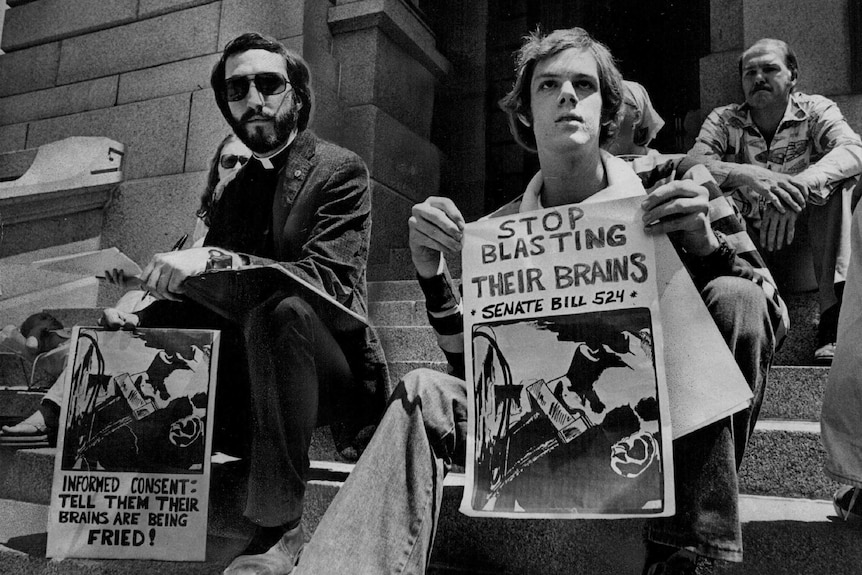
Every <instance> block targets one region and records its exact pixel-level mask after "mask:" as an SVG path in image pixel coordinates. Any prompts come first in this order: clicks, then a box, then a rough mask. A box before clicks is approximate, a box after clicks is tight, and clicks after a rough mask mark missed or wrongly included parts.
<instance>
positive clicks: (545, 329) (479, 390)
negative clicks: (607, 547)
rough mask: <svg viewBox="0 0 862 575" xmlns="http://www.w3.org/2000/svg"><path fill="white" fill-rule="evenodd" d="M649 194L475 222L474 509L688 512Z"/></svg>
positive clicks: (469, 506) (471, 241) (569, 514)
mask: <svg viewBox="0 0 862 575" xmlns="http://www.w3.org/2000/svg"><path fill="white" fill-rule="evenodd" d="M641 201H642V198H628V199H624V200H616V201H612V202H602V203H584V204H580V205H577V206H575V205H571V206H563V207H559V208H551V209H545V210H537V211H534V212H527V213H519V214H511V215H506V216H503V217H497V218H492V219H487V220H483V221H479V222H476V223H472V224H468V225H467V226H466V228H465V230H464V239H463V248H462V263H463V265H462V268H463V274H462V289H463V307H464V323H465V331H464V333H465V336H468V337H466V338H465V339H466V340H467V342H465V352H466V370H467V374H466V376H467V389H468V393H467V395H468V413H469V421H468V433H469V434H471V435H472V436H471V437H470V438H469V439H468V453H467V470H466V471H467V474H466V475H467V477H466V479H467V482H466V487H465V491H464V498H463V500H462V504H461V511H462V512H463V513H465V514H467V515H471V516H485V517H491V516H493V517H515V518H622V517H656V516H668V515H672V514H673V512H674V500H673V457H672V451H671V450H672V447H671V438H672V433H671V426H670V416H669V411H668V401H667V389H666V385H665V373H664V360H663V354H664V345H663V333H662V326H661V321H660V315H659V307H658V289H657V285H656V279H655V275H656V272H655V263H656V260H655V251H654V241H653V239H652V238H651V237H648V236H646V235H645V233H644V231H643V224H642V222H641V221H640V214H641V212H640V209H639V204H640V202H641Z"/></svg>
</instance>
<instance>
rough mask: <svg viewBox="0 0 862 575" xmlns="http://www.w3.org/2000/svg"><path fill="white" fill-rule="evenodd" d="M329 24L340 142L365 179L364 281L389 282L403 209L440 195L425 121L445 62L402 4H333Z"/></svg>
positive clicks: (374, 0)
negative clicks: (367, 263)
mask: <svg viewBox="0 0 862 575" xmlns="http://www.w3.org/2000/svg"><path fill="white" fill-rule="evenodd" d="M328 23H329V28H330V30H331V32H332V37H333V55H334V56H335V58H336V59H337V60H338V61H339V63H340V66H341V69H340V77H339V84H338V96H339V100H340V102H341V104H342V106H343V111H344V115H343V118H342V121H341V125H340V133H341V138H340V142H341V143H342V144H344V145H345V146H347V147H348V148H350V149H352V150H354V151H355V152H357V153H358V154H359V155H361V156H362V158H363V159H364V160H365V162H366V163H367V164H368V168H369V170H370V172H371V177H372V184H373V190H374V232H373V235H372V250H371V263H372V264H374V265H372V267H371V269H370V270H369V275H370V276H372V277H375V279H378V278H380V279H382V278H386V277H392V276H391V274H390V273H389V271H388V267H389V266H388V264H389V255H390V251H391V249H392V248H398V247H404V246H406V245H407V218H408V217H409V209H410V206H412V205H413V204H414V203H416V202H418V201H421V200H423V199H425V198H426V197H428V196H429V195H432V194H436V193H437V192H438V189H439V185H440V165H441V154H440V151H439V150H438V149H437V147H436V146H434V145H433V144H432V143H431V141H430V137H431V119H432V114H433V110H434V94H435V90H436V88H437V85H438V82H439V81H440V79H441V78H443V77H445V75H446V74H447V73H448V71H449V63H448V61H447V60H446V59H445V58H444V57H443V56H442V55H441V54H440V53H439V52H438V51H437V48H436V46H435V38H434V36H433V34H432V33H431V31H430V30H429V29H428V27H427V26H426V25H425V23H424V22H423V21H422V18H421V15H420V14H418V13H417V12H416V11H415V10H413V9H412V8H411V6H410V5H409V4H407V3H406V2H403V1H401V0H338V1H337V2H336V4H335V5H334V6H332V7H330V8H329V16H328ZM394 267H403V266H400V265H398V264H396V265H395V266H394Z"/></svg>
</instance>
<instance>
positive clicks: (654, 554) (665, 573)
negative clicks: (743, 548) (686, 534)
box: [643, 542, 714, 575]
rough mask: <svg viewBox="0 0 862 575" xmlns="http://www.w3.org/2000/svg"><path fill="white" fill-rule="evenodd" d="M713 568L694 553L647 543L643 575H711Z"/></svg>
mask: <svg viewBox="0 0 862 575" xmlns="http://www.w3.org/2000/svg"><path fill="white" fill-rule="evenodd" d="M713 566H714V564H713V561H712V560H711V559H708V558H706V557H701V556H699V555H698V554H697V553H695V552H694V551H690V550H688V549H677V548H676V547H670V546H667V545H659V544H657V543H652V542H647V552H646V561H645V562H644V569H643V575H712V574H713V573H714V569H713Z"/></svg>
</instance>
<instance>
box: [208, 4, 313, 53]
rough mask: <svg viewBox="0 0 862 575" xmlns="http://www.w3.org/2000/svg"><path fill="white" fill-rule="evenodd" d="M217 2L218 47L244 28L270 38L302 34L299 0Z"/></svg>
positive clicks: (303, 14)
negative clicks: (218, 14)
mask: <svg viewBox="0 0 862 575" xmlns="http://www.w3.org/2000/svg"><path fill="white" fill-rule="evenodd" d="M221 5H222V13H221V21H220V24H219V31H218V46H217V49H218V50H221V49H223V48H224V46H225V44H227V43H228V42H230V41H231V40H233V39H234V38H236V37H237V36H239V35H240V34H242V33H244V32H260V33H261V34H264V35H267V36H272V37H273V38H290V37H293V36H299V35H300V34H302V29H303V21H304V18H305V6H304V2H302V0H223V1H222V2H221Z"/></svg>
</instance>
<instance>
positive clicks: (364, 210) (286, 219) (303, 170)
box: [142, 130, 389, 448]
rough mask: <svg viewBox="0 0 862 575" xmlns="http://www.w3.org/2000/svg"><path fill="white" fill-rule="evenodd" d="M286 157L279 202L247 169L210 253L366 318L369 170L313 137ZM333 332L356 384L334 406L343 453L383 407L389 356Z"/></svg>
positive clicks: (225, 202) (226, 200)
mask: <svg viewBox="0 0 862 575" xmlns="http://www.w3.org/2000/svg"><path fill="white" fill-rule="evenodd" d="M287 154H288V156H287V158H286V160H285V163H284V165H283V167H282V169H281V170H280V171H279V173H278V179H277V184H276V186H275V191H274V196H273V195H272V188H271V186H261V185H260V181H259V180H260V177H259V176H260V174H261V168H260V166H259V165H257V166H255V165H254V164H253V162H254V161H255V160H252V161H250V162H249V163H248V164H246V166H245V167H243V168H242V170H241V171H240V172H239V173H238V174H237V176H236V178H234V180H233V181H232V182H230V183H229V184H228V185H227V186H226V187H225V190H224V192H223V194H222V196H221V198H220V199H219V201H218V202H217V203H216V204H215V206H214V208H213V211H212V222H211V226H210V231H209V233H208V234H207V237H206V240H205V245H209V246H217V247H221V248H224V249H228V250H231V251H235V252H238V253H241V254H244V255H246V256H248V259H249V260H250V262H251V263H253V264H267V263H272V262H279V263H280V264H282V265H283V266H284V267H286V268H288V269H289V270H290V271H292V272H293V273H295V274H297V275H298V276H300V277H302V278H304V279H305V280H307V281H308V282H310V283H312V284H314V285H316V286H318V287H319V288H321V289H322V290H324V291H326V292H327V293H328V294H330V295H331V296H332V297H334V298H335V299H336V300H338V301H339V302H340V303H342V304H343V305H345V306H346V307H348V308H350V309H351V310H353V311H355V312H356V313H358V314H359V315H361V316H363V317H367V316H368V306H367V296H366V292H367V288H366V281H365V270H366V263H367V257H368V249H369V243H370V237H371V189H370V186H369V179H368V170H367V169H366V167H365V164H364V163H363V161H362V159H361V158H360V157H359V156H357V155H356V154H354V153H353V152H350V151H348V150H345V149H344V148H340V147H338V146H336V145H334V144H331V143H329V142H326V141H323V140H321V139H319V138H318V137H317V136H315V135H314V134H313V133H311V132H310V131H308V130H305V131H302V132H300V133H299V134H298V135H297V136H296V138H295V140H294V141H293V143H292V144H291V146H290V148H289V150H288V151H287ZM255 174H257V176H255ZM274 215H275V217H274ZM273 220H275V222H276V223H275V225H273ZM239 277H242V276H241V275H240V276H239ZM156 303H161V302H156ZM309 303H312V305H313V302H309ZM150 307H152V306H150ZM147 309H149V308H147ZM144 312H146V310H144ZM144 315H147V314H146V313H145V314H144ZM321 316H322V314H321ZM144 323H146V322H145V320H144V318H143V317H142V325H143V324H144ZM332 331H333V335H334V336H335V338H336V340H337V341H338V343H339V345H340V347H341V349H342V351H343V352H344V354H345V356H346V358H347V361H348V363H349V365H350V367H351V370H352V372H353V376H354V382H353V383H354V384H355V385H354V389H353V390H352V391H353V392H355V393H349V394H348V395H349V399H347V398H345V401H343V402H341V401H339V402H338V403H339V404H340V403H343V406H342V409H339V405H338V404H336V405H335V406H334V410H335V411H336V413H333V414H332V415H333V418H334V419H336V420H339V421H347V422H348V424H347V429H345V428H344V427H339V426H335V427H333V431H334V433H335V434H336V443H338V444H339V447H340V448H341V447H343V446H344V445H345V442H346V441H349V442H350V443H354V442H353V441H352V437H351V438H349V439H348V438H347V437H346V436H345V434H348V435H351V436H354V435H355V434H356V433H358V432H359V431H360V430H361V429H362V428H364V427H366V426H367V425H369V424H370V423H372V422H376V420H377V417H378V416H379V415H380V414H381V413H382V409H383V408H384V407H385V405H384V400H385V397H386V396H387V395H388V393H387V391H388V387H389V380H388V371H387V368H386V361H385V358H384V355H383V349H382V347H381V346H380V343H379V341H378V339H377V336H376V334H375V333H374V330H373V329H371V328H368V329H361V330H358V331H353V332H335V330H332ZM357 394H358V395H357ZM344 410H348V411H349V412H347V413H344V412H343V411H344ZM338 411H342V413H338Z"/></svg>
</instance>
